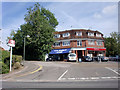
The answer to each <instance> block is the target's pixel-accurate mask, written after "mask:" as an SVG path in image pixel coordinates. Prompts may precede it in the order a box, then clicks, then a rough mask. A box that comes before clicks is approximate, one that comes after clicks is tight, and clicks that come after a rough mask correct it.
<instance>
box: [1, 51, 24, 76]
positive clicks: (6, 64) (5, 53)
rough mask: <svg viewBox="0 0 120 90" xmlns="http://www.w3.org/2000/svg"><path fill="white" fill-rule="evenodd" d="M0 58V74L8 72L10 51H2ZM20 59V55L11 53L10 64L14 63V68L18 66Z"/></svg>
mask: <svg viewBox="0 0 120 90" xmlns="http://www.w3.org/2000/svg"><path fill="white" fill-rule="evenodd" d="M0 54H1V53H0ZM1 58H2V62H1V63H0V64H1V67H0V70H1V68H2V72H0V73H2V74H5V73H8V72H9V66H10V52H8V51H2V57H1ZM21 61H22V56H19V55H12V66H14V64H15V67H16V69H17V68H19V67H20V63H21ZM16 62H17V63H16Z"/></svg>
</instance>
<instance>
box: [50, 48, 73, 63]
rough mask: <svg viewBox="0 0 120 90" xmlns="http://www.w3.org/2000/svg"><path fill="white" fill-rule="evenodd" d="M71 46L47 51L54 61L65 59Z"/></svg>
mask: <svg viewBox="0 0 120 90" xmlns="http://www.w3.org/2000/svg"><path fill="white" fill-rule="evenodd" d="M70 51H71V48H67V49H53V50H51V52H50V53H49V56H53V57H55V58H56V61H65V60H67V58H68V54H69V53H70Z"/></svg>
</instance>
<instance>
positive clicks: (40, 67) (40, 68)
mask: <svg viewBox="0 0 120 90" xmlns="http://www.w3.org/2000/svg"><path fill="white" fill-rule="evenodd" d="M42 68H43V67H42V66H41V65H39V68H38V69H37V70H35V71H33V72H29V73H25V74H22V75H17V76H16V77H22V76H26V75H29V74H33V73H36V72H38V71H40V70H42Z"/></svg>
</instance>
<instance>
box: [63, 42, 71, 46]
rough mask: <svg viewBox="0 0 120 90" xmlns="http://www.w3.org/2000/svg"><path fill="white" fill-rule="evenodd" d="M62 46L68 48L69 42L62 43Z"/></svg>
mask: <svg viewBox="0 0 120 90" xmlns="http://www.w3.org/2000/svg"><path fill="white" fill-rule="evenodd" d="M62 46H70V41H63V42H62Z"/></svg>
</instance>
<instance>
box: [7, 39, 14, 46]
mask: <svg viewBox="0 0 120 90" xmlns="http://www.w3.org/2000/svg"><path fill="white" fill-rule="evenodd" d="M8 45H9V46H11V47H15V40H12V39H9V41H8Z"/></svg>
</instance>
